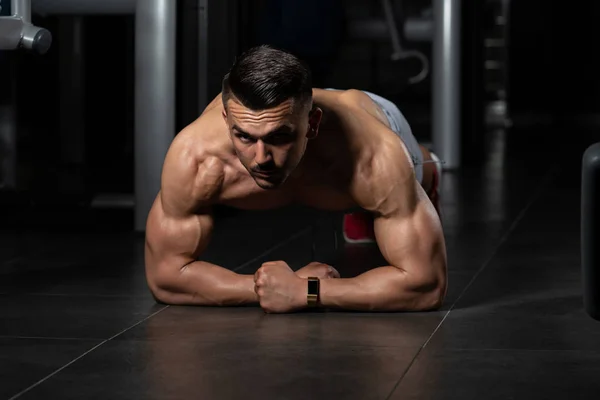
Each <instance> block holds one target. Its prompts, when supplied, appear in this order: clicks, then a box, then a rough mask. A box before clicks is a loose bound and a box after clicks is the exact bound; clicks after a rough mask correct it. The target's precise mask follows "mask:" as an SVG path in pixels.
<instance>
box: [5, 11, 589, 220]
mask: <svg viewBox="0 0 600 400" xmlns="http://www.w3.org/2000/svg"><path fill="white" fill-rule="evenodd" d="M301 3H302V4H301V5H300V3H297V4H299V5H297V6H295V5H294V4H296V3H294V2H290V3H289V4H287V5H286V6H285V7H283V6H282V4H283V3H282V2H280V1H277V0H262V1H252V2H239V3H238V2H231V1H230V2H223V4H224V7H230V15H231V19H232V20H231V21H229V22H228V21H219V23H218V25H217V24H214V25H213V26H210V27H209V29H211V30H213V31H217V32H218V31H219V30H221V31H222V32H223V35H224V36H225V37H224V40H223V43H218V42H215V41H213V42H211V43H210V46H211V47H210V51H211V52H213V53H214V54H217V55H218V57H215V59H218V60H219V61H218V62H215V63H210V67H211V70H210V71H209V78H210V79H209V87H210V89H211V92H212V93H214V94H216V93H218V90H219V84H220V78H221V77H222V75H223V74H224V73H225V72H226V70H227V68H228V66H229V65H230V62H231V61H232V60H233V57H235V54H236V53H239V52H241V51H243V50H244V49H246V48H248V47H249V46H252V45H255V44H257V43H271V44H275V45H278V46H281V47H285V48H288V49H290V50H293V51H295V52H296V53H297V54H299V55H300V56H302V57H303V58H305V59H306V60H307V61H308V62H309V64H310V65H311V67H312V68H313V70H314V73H315V84H316V85H317V86H329V87H340V88H348V87H355V88H361V89H366V90H371V91H374V92H377V93H380V94H382V95H384V96H387V97H389V98H390V99H392V100H394V101H395V102H396V103H397V104H398V105H399V107H400V108H401V110H402V111H403V112H404V113H405V114H406V116H407V118H408V120H409V121H410V122H411V124H412V126H413V129H414V132H415V135H416V136H417V137H418V138H419V139H420V140H423V141H427V140H429V139H430V138H429V136H430V129H431V126H430V111H431V98H430V95H431V90H430V85H431V76H429V77H428V78H427V79H426V80H425V81H424V82H422V83H419V84H416V85H409V84H407V83H406V79H407V77H408V76H409V75H410V74H411V73H412V74H414V70H415V67H416V66H415V65H414V64H411V62H410V61H408V62H392V61H390V58H389V55H390V52H391V47H390V43H389V41H385V40H384V41H377V42H376V41H369V40H360V39H353V38H349V37H348V35H347V33H346V26H347V24H348V23H349V21H351V20H352V19H353V18H356V17H357V16H364V15H373V16H377V15H378V13H379V14H380V13H381V8H380V6H379V3H378V2H364V1H358V0H355V1H351V0H326V1H324V0H321V1H316V0H311V1H303V2H301ZM472 3H477V4H472ZM179 4H180V5H179V8H180V12H179V17H178V19H179V24H178V26H179V38H178V45H179V48H178V50H179V51H178V61H179V63H178V75H177V76H178V97H177V98H178V104H177V112H178V116H177V130H179V129H181V128H183V127H184V126H185V125H186V124H188V123H189V122H191V121H192V120H193V119H195V118H196V117H197V116H198V98H197V93H196V92H195V89H196V88H197V79H198V77H197V74H196V73H195V71H196V67H197V57H196V53H195V51H197V42H196V41H194V40H193V39H190V38H195V37H197V29H198V26H197V13H194V12H190V9H191V8H193V7H195V2H193V1H180V2H179ZM232 4H234V5H232ZM427 4H428V2H426V1H422V0H419V1H414V2H411V3H410V6H406V7H405V9H404V10H396V12H398V13H404V15H414V13H416V12H419V11H420V10H422V9H423V8H424V7H426V6H427ZM500 4H501V2H497V1H486V2H464V15H463V52H464V56H463V63H464V67H463V77H464V82H463V88H462V89H463V100H464V104H465V111H464V115H463V141H464V142H465V150H464V151H463V154H464V158H465V162H466V163H469V162H479V161H481V160H480V157H479V155H480V154H483V152H482V151H480V149H481V146H484V145H485V134H484V133H483V132H484V130H483V129H481V127H482V124H483V123H484V122H485V121H484V120H485V118H486V117H485V107H486V104H487V103H486V101H487V102H490V101H493V100H494V99H493V98H492V97H493V96H492V95H490V94H489V93H487V92H486V89H485V88H486V85H487V86H490V85H493V84H494V82H495V81H500V82H503V83H502V85H503V86H504V92H505V93H506V99H507V105H508V110H509V118H510V119H511V120H512V121H513V123H515V124H528V123H532V124H536V125H539V124H558V123H561V124H565V125H564V126H565V129H567V130H568V128H569V126H570V125H569V124H570V123H574V122H577V123H579V122H587V123H589V122H596V121H595V118H594V116H596V115H598V112H599V111H600V110H599V108H600V105H599V104H600V101H599V100H600V84H599V83H598V80H597V79H594V78H595V74H596V71H597V70H598V67H599V65H598V61H597V57H595V53H594V52H593V51H592V50H593V48H594V43H595V42H594V38H595V37H598V34H599V33H600V32H598V29H600V28H597V24H595V23H594V21H595V18H596V17H597V16H598V15H599V12H598V11H599V7H600V6H599V5H598V3H597V2H593V1H586V2H577V3H573V5H570V4H562V3H561V4H559V3H555V2H544V1H541V0H538V1H534V0H531V1H526V2H515V1H513V2H511V3H510V14H509V15H508V20H509V23H508V25H507V31H506V32H504V31H502V28H498V27H497V26H496V25H495V24H494V18H495V15H497V8H498V7H499V5H500ZM186 11H187V12H186ZM71 18H74V17H71V16H49V17H47V18H42V17H40V16H35V15H34V19H35V22H36V23H37V24H38V25H42V26H45V27H47V28H48V29H50V30H51V31H52V32H54V37H55V42H54V45H53V46H52V48H51V50H50V52H49V53H48V54H47V55H45V56H43V57H37V56H34V55H31V54H24V53H17V52H10V53H8V52H4V53H3V54H2V55H1V57H2V58H1V59H0V60H1V62H0V66H1V68H3V69H4V70H7V69H8V70H11V73H8V72H4V73H3V74H2V76H5V77H6V76H11V77H13V79H15V78H16V80H12V81H5V82H4V84H3V90H2V93H1V95H2V97H3V99H4V101H9V99H11V96H14V99H15V100H16V105H17V113H18V121H19V132H18V163H19V168H18V170H19V178H18V188H17V190H16V191H14V190H9V191H3V192H2V196H1V198H2V201H3V202H4V203H6V204H10V205H11V206H10V207H7V206H4V207H2V210H3V212H4V213H8V215H6V217H7V218H8V217H11V216H12V217H14V216H15V215H16V214H14V213H13V212H12V211H7V210H12V209H13V208H14V207H17V208H19V209H23V208H24V207H25V208H28V207H31V206H33V205H38V206H39V205H44V204H47V205H52V207H53V210H56V208H55V207H59V208H60V207H62V206H65V208H66V209H67V210H70V211H69V212H70V213H73V212H74V210H80V208H79V207H82V208H81V209H85V206H86V205H88V204H89V202H90V201H91V199H92V198H93V197H94V196H95V195H96V194H98V193H124V194H127V193H131V192H132V191H133V110H134V109H133V73H134V71H133V67H134V63H133V57H134V47H133V46H134V41H133V34H134V18H133V16H85V17H82V19H83V24H82V26H81V28H82V30H83V36H82V38H83V40H82V43H80V44H79V46H80V49H81V53H80V54H79V55H77V54H74V53H73V52H72V51H71V48H72V47H71V46H73V45H74V44H73V37H74V35H73V32H72V29H73V24H72V23H71V21H70V19H71ZM236 19H237V21H238V22H237V24H235V23H234V21H235V20H236ZM276 21H279V22H280V23H277V22H276ZM228 23H229V25H227V24H228ZM234 25H235V28H236V29H232V27H234ZM494 36H500V37H503V38H504V39H505V40H507V44H508V46H507V48H506V49H501V50H500V51H498V50H495V51H496V54H493V53H490V50H489V49H488V50H487V52H486V49H485V48H484V45H483V42H484V40H485V38H489V37H494ZM225 46H227V47H226V48H225ZM412 47H417V48H419V49H421V50H423V51H425V52H426V54H430V52H431V49H430V47H431V45H430V44H420V43H418V44H414V45H412ZM491 51H492V52H493V51H494V49H492V50H491ZM502 51H507V56H508V61H509V62H508V64H506V68H503V69H502V70H501V71H499V72H497V71H496V72H495V71H494V70H489V69H488V70H486V69H485V65H484V64H485V59H486V57H488V58H489V57H500V58H503V57H506V54H503V53H502ZM78 63H79V64H80V65H81V66H82V68H79V69H78V68H77V65H78ZM61 66H62V67H61ZM506 73H507V74H508V79H506V78H505V77H504V76H503V75H502V74H506ZM494 74H495V75H494ZM61 92H62V93H69V92H70V93H71V94H72V95H71V96H63V97H61ZM65 98H66V99H67V100H69V99H70V103H65V102H64V101H61V99H65ZM61 121H62V122H61ZM61 124H62V125H61ZM61 132H62V133H61ZM548 140H551V138H550V137H549V138H548ZM66 141H68V142H69V143H68V144H65V142H66ZM61 148H62V149H63V150H62V151H61ZM64 148H70V150H71V152H70V153H69V154H70V155H68V156H66V155H65V150H64ZM72 206H77V207H76V208H72ZM123 212H125V211H123ZM125 213H126V212H125ZM19 215H21V214H19ZM8 219H9V220H10V219H14V218H8ZM102 220H104V219H103V218H101V219H100V221H102ZM5 221H7V220H6V219H5ZM37 221H38V222H39V220H37ZM62 221H63V223H64V222H65V221H66V220H64V219H62ZM78 221H79V222H80V223H81V221H82V220H80V219H78ZM22 222H23V220H22V219H19V223H22ZM124 226H125V227H126V226H127V223H125V225H124Z"/></svg>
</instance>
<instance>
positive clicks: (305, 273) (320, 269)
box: [296, 262, 340, 279]
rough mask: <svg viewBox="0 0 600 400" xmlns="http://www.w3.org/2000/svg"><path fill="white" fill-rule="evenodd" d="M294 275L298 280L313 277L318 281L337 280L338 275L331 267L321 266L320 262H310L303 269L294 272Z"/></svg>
mask: <svg viewBox="0 0 600 400" xmlns="http://www.w3.org/2000/svg"><path fill="white" fill-rule="evenodd" d="M296 275H298V276H299V277H300V278H304V279H306V278H309V277H315V278H319V279H331V278H339V277H340V273H339V272H338V271H337V270H336V269H335V268H333V267H332V266H331V265H327V264H323V263H320V262H311V263H310V264H308V265H307V266H305V267H302V268H300V269H299V270H298V271H296Z"/></svg>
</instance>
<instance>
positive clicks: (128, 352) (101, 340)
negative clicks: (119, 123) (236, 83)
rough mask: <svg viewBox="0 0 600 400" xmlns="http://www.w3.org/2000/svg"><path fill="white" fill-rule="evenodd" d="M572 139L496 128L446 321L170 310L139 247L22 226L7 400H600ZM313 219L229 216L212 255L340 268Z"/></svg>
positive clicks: (9, 285)
mask: <svg viewBox="0 0 600 400" xmlns="http://www.w3.org/2000/svg"><path fill="white" fill-rule="evenodd" d="M561 135H562V136H561ZM561 135H552V134H548V132H539V133H536V132H531V131H530V130H527V131H519V130H518V129H514V130H513V131H511V132H509V133H502V132H496V133H494V134H492V135H491V137H492V139H493V140H491V142H490V150H489V151H490V153H489V154H490V155H489V157H488V160H489V161H488V162H487V163H486V165H484V166H483V167H480V168H465V169H463V170H461V171H456V172H452V173H447V174H445V176H444V197H443V205H444V208H443V212H444V228H445V232H446V239H447V247H448V258H449V290H448V296H447V299H446V303H445V305H444V307H443V308H442V310H440V311H438V312H429V313H406V314H402V313H399V314H394V313H383V314H380V313H354V312H342V311H337V312H333V311H330V312H317V313H299V314H291V315H266V314H264V313H263V312H262V311H261V310H260V309H259V308H256V307H240V308H228V309H219V308H196V307H166V306H163V305H159V304H156V303H155V302H154V300H153V299H152V297H151V296H150V295H149V292H148V290H147V287H146V282H145V278H144V270H143V251H142V249H143V247H142V244H143V239H142V238H141V237H140V236H139V235H134V234H129V233H123V232H114V231H111V230H110V229H108V230H107V229H102V230H100V231H94V230H93V229H89V228H86V229H82V230H79V231H73V230H72V229H71V230H70V229H69V228H68V227H67V228H65V227H64V226H63V227H61V229H54V230H53V229H52V226H47V227H46V229H45V230H44V231H40V230H39V229H36V230H32V229H21V230H19V231H14V230H7V231H5V232H4V233H2V236H1V238H2V244H1V245H0V246H1V247H0V262H1V266H0V300H1V301H0V398H6V399H12V398H19V399H41V398H56V399H71V398H72V399H95V398H98V399H132V398H136V399H178V398H201V399H254V398H261V399H263V398H267V399H328V400H329V399H361V400H362V399H382V400H383V399H392V400H399V399H428V400H433V399H460V400H464V399H477V400H479V399H564V398H578V399H579V398H581V399H593V398H598V397H599V396H600V380H599V379H598V377H599V376H600V321H595V320H593V319H591V318H590V317H588V316H587V315H586V314H585V312H584V311H583V307H582V299H581V289H580V287H581V274H580V256H579V243H580V241H579V218H580V214H579V201H580V197H579V196H580V191H579V176H580V170H579V168H580V157H581V154H582V151H583V149H584V147H585V145H587V144H588V143H591V142H590V136H586V135H584V134H583V133H582V134H581V135H580V136H579V135H575V134H573V135H572V138H571V139H573V138H574V139H573V140H575V141H576V143H571V144H570V145H568V146H567V145H565V143H564V142H558V141H557V138H562V140H563V141H564V140H565V138H564V134H561ZM592 139H593V138H592ZM304 212H306V211H305V210H298V211H297V215H296V217H295V220H297V222H295V225H294V227H293V229H292V228H289V226H287V225H286V220H285V214H281V213H280V212H277V213H274V214H273V215H271V220H270V222H268V223H267V222H266V220H265V218H264V215H260V216H256V215H253V216H248V215H236V214H233V215H229V216H226V217H225V218H224V219H223V224H222V225H221V227H222V229H221V231H220V233H219V234H218V235H217V236H219V237H220V239H217V240H216V241H215V245H214V247H213V251H212V252H211V257H214V258H215V259H219V260H222V261H223V262H224V263H226V264H227V265H228V266H230V267H231V268H234V269H236V270H237V271H238V272H240V273H251V272H252V271H253V270H254V269H255V268H256V266H257V265H260V263H261V262H263V261H264V260H267V259H270V258H284V259H286V260H288V261H289V262H290V264H292V266H294V267H299V266H302V265H304V264H305V263H306V262H307V261H308V260H310V259H311V258H312V257H314V256H315V254H320V252H324V253H322V254H320V255H319V257H325V258H327V257H330V256H331V249H327V247H328V246H329V247H330V245H331V243H327V244H325V242H328V241H334V239H335V238H334V236H333V235H329V234H327V233H325V234H323V232H319V231H317V232H316V233H315V231H314V230H312V229H311V228H310V227H307V226H305V225H303V224H302V223H301V222H302V221H303V220H304V217H298V215H301V216H302V215H305V214H302V213H304ZM282 216H283V219H282V218H281V217H282ZM282 221H283V222H282ZM241 225H244V226H245V228H244V229H241V230H240V229H237V228H238V227H239V226H241ZM324 225H327V224H324ZM323 229H324V228H323ZM250 236H258V237H259V239H260V246H259V245H256V243H254V244H252V243H250V242H248V241H249V240H250ZM313 237H318V238H319V239H318V243H317V246H316V247H314V246H313V243H312V238H313ZM226 243H236V245H235V246H232V245H229V246H226ZM325 253H327V254H325ZM323 254H325V255H323ZM380 260H381V257H380V255H379V253H378V251H377V250H376V248H372V247H364V246H348V247H346V248H344V249H342V250H341V251H340V259H339V262H338V263H337V264H336V266H337V267H338V269H339V270H340V272H341V273H342V275H344V276H351V275H355V274H358V273H360V272H361V271H363V270H365V269H366V268H369V267H371V266H376V265H378V264H379V263H380V262H381V261H380Z"/></svg>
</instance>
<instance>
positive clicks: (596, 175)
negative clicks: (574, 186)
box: [581, 142, 600, 320]
mask: <svg viewBox="0 0 600 400" xmlns="http://www.w3.org/2000/svg"><path fill="white" fill-rule="evenodd" d="M598 240H600V142H599V143H595V144H593V145H591V146H589V147H588V148H587V149H586V151H585V152H584V154H583V159H582V168H581V266H582V274H581V276H582V286H583V306H584V309H585V311H586V312H587V314H588V315H589V316H590V317H592V318H594V319H596V320H600V248H599V247H598Z"/></svg>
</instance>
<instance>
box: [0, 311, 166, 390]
mask: <svg viewBox="0 0 600 400" xmlns="http://www.w3.org/2000/svg"><path fill="white" fill-rule="evenodd" d="M167 308H169V306H165V307H163V308H161V309H160V310H158V311H156V312H154V313H152V314H150V315H148V316H147V317H146V318H144V319H142V320H141V321H139V322H136V323H135V324H133V325H132V326H130V327H129V328H125V329H123V330H122V331H121V332H119V333H117V334H116V335H113V336H112V337H110V338H108V339H106V340H103V341H102V342H100V343H99V344H97V345H96V346H94V347H92V348H91V349H89V350H88V351H86V352H85V353H83V354H82V355H80V356H79V357H77V358H75V359H73V360H71V361H70V362H68V363H67V364H65V365H63V366H62V367H60V368H59V369H57V370H56V371H54V372H52V373H51V374H50V375H48V376H46V377H44V378H42V379H40V380H39V381H37V382H36V383H34V384H33V385H31V386H29V387H28V388H27V389H24V390H22V391H21V392H19V393H17V394H16V395H14V396H13V397H11V398H10V399H9V400H14V399H17V398H19V397H20V396H22V395H24V394H25V393H27V392H29V391H30V390H31V389H33V388H35V387H36V386H39V385H41V384H42V383H44V382H45V381H47V380H48V379H50V378H52V377H53V376H54V375H56V374H58V373H59V372H60V371H62V370H64V369H65V368H67V367H68V366H70V365H71V364H73V363H75V362H76V361H78V360H80V359H82V358H83V357H85V356H86V355H88V354H90V353H91V352H92V351H94V350H96V349H97V348H99V347H100V346H102V345H103V344H105V343H107V342H110V341H111V340H113V339H114V338H116V337H117V336H119V335H122V334H123V333H125V332H127V331H128V330H130V329H132V328H134V327H136V326H138V325H139V324H141V323H142V322H145V321H147V320H149V319H150V318H152V317H154V316H155V315H157V314H158V313H160V312H162V311H164V310H166V309H167Z"/></svg>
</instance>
